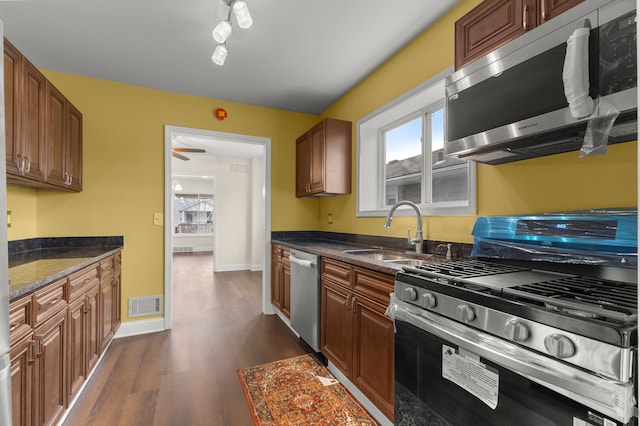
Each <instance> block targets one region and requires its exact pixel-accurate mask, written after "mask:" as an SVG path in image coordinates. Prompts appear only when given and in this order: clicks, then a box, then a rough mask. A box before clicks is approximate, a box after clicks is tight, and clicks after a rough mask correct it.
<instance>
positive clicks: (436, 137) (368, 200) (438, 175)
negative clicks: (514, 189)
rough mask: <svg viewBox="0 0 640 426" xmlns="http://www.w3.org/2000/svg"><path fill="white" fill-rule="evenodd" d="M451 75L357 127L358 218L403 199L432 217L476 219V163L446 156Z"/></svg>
mask: <svg viewBox="0 0 640 426" xmlns="http://www.w3.org/2000/svg"><path fill="white" fill-rule="evenodd" d="M447 72H449V71H447ZM447 72H444V73H441V74H439V75H438V76H436V77H434V78H433V79H431V80H429V81H427V82H425V83H424V84H422V85H421V86H419V87H418V88H416V89H415V90H413V91H411V92H410V93H407V94H406V95H404V96H401V97H400V98H399V99H396V100H395V101H393V102H391V103H390V104H388V105H385V106H384V107H382V108H380V109H379V110H377V111H375V112H373V113H372V114H370V115H368V116H367V117H365V118H363V119H362V120H360V121H359V122H358V192H357V198H358V201H357V203H358V216H384V215H386V214H387V212H388V211H389V209H390V207H391V206H392V205H394V204H395V203H397V202H398V201H401V200H410V201H413V202H414V203H416V204H418V205H420V208H421V210H422V213H423V214H428V215H445V214H448V215H450V214H475V208H476V206H475V164H474V163H473V162H469V161H466V160H460V159H457V158H453V157H448V156H446V155H445V153H444V141H445V118H446V114H445V102H444V97H445V91H444V78H445V76H446V74H447ZM371 165H373V167H371Z"/></svg>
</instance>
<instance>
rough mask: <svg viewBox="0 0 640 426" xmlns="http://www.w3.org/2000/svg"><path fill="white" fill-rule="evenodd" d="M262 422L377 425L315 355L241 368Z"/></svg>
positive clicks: (277, 425)
mask: <svg viewBox="0 0 640 426" xmlns="http://www.w3.org/2000/svg"><path fill="white" fill-rule="evenodd" d="M238 375H239V376H240V381H241V382H242V387H243V388H244V392H245V395H246V396H247V400H248V402H249V406H250V408H251V411H252V412H253V419H254V421H255V423H256V425H259V426H289V425H305V426H306V425H340V426H342V425H358V426H361V425H362V426H364V425H378V423H377V422H376V421H375V420H374V419H373V418H372V417H371V416H370V415H369V413H367V411H366V410H365V409H364V408H362V406H360V404H359V403H358V402H357V401H356V400H355V399H354V398H353V397H352V396H351V394H350V393H349V392H348V391H347V390H346V389H345V388H344V387H343V386H342V385H341V384H340V383H339V382H338V381H337V380H336V379H335V378H334V377H333V375H332V374H331V373H330V372H329V370H327V368H326V367H324V366H323V365H321V364H319V363H318V361H316V359H315V358H314V357H313V356H312V355H309V354H307V355H302V356H298V357H295V358H290V359H285V360H282V361H276V362H271V363H269V364H262V365H257V366H255V367H249V368H244V369H241V370H238Z"/></svg>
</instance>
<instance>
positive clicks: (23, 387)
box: [9, 336, 35, 426]
mask: <svg viewBox="0 0 640 426" xmlns="http://www.w3.org/2000/svg"><path fill="white" fill-rule="evenodd" d="M9 356H10V358H11V414H12V424H13V426H29V425H30V424H31V394H32V390H33V358H34V356H35V354H34V342H33V336H29V337H27V338H25V339H23V340H21V341H20V342H19V343H16V344H15V345H12V346H11V349H10V351H9Z"/></svg>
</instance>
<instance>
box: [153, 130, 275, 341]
mask: <svg viewBox="0 0 640 426" xmlns="http://www.w3.org/2000/svg"><path fill="white" fill-rule="evenodd" d="M174 132H175V133H181V134H184V133H192V134H195V135H201V136H206V137H209V138H211V137H213V138H218V139H225V140H227V141H231V142H238V143H250V144H259V145H262V146H263V147H264V221H265V223H264V247H263V252H264V254H263V258H262V263H263V269H262V312H263V313H264V314H274V313H275V311H274V309H273V306H272V305H271V300H270V299H271V286H270V277H271V262H270V253H271V251H270V246H271V139H270V138H264V137H257V136H249V135H242V134H237V133H225V132H218V131H213V130H204V129H196V128H190V127H181V126H173V125H168V124H165V126H164V217H165V220H164V329H165V330H169V329H171V325H172V317H171V302H172V294H173V244H172V223H171V217H172V215H173V210H172V204H173V203H172V201H173V198H172V197H173V190H172V187H171V184H172V174H171V172H172V169H171V136H172V134H173V133H174ZM214 250H215V247H214Z"/></svg>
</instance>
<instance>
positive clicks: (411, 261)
mask: <svg viewBox="0 0 640 426" xmlns="http://www.w3.org/2000/svg"><path fill="white" fill-rule="evenodd" d="M385 262H387V263H393V264H396V265H409V266H420V265H424V264H425V263H429V262H427V261H425V260H420V259H407V258H402V259H393V260H387V261H385Z"/></svg>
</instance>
